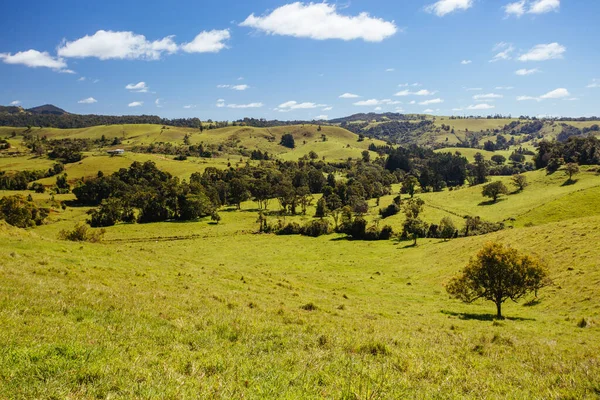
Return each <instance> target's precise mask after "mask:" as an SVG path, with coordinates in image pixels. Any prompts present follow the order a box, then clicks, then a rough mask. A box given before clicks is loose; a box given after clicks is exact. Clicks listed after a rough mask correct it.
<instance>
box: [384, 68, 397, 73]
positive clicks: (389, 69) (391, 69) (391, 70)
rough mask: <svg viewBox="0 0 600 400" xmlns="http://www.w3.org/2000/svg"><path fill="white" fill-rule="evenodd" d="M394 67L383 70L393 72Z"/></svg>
mask: <svg viewBox="0 0 600 400" xmlns="http://www.w3.org/2000/svg"><path fill="white" fill-rule="evenodd" d="M395 70H396V69H395V68H388V69H386V70H385V72H394V71H395Z"/></svg>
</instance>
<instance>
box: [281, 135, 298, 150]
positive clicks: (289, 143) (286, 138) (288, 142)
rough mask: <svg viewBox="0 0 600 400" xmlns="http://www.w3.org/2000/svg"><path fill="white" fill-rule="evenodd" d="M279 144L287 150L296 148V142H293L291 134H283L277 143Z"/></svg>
mask: <svg viewBox="0 0 600 400" xmlns="http://www.w3.org/2000/svg"><path fill="white" fill-rule="evenodd" d="M279 144H280V145H282V146H285V147H287V148H289V149H293V148H294V147H296V142H295V141H294V137H293V136H292V134H291V133H285V134H284V135H283V136H282V137H281V141H280V142H279Z"/></svg>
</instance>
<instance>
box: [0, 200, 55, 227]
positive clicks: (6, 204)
mask: <svg viewBox="0 0 600 400" xmlns="http://www.w3.org/2000/svg"><path fill="white" fill-rule="evenodd" d="M47 216H48V210H47V209H45V208H39V207H37V206H36V205H35V204H33V202H31V201H27V200H26V199H25V198H24V197H23V196H20V195H16V196H7V197H3V198H2V199H0V220H2V219H3V220H5V221H6V222H7V223H8V224H10V225H13V226H16V227H18V228H28V227H32V226H36V225H41V224H42V223H43V222H44V219H46V217H47Z"/></svg>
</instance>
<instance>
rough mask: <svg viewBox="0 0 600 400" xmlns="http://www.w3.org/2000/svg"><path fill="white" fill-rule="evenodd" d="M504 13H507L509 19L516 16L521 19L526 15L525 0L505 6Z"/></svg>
mask: <svg viewBox="0 0 600 400" xmlns="http://www.w3.org/2000/svg"><path fill="white" fill-rule="evenodd" d="M504 12H505V13H506V16H507V17H509V16H511V15H514V16H516V17H517V18H520V17H521V16H522V15H523V14H525V0H522V1H517V2H514V3H508V4H507V5H506V6H504Z"/></svg>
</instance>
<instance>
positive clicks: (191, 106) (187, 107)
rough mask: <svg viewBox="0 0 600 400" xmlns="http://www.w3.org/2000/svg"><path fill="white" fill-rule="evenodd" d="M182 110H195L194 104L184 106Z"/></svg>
mask: <svg viewBox="0 0 600 400" xmlns="http://www.w3.org/2000/svg"><path fill="white" fill-rule="evenodd" d="M183 108H185V109H186V110H189V109H190V108H196V105H195V104H188V105H186V106H183Z"/></svg>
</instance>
